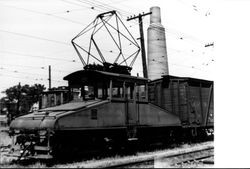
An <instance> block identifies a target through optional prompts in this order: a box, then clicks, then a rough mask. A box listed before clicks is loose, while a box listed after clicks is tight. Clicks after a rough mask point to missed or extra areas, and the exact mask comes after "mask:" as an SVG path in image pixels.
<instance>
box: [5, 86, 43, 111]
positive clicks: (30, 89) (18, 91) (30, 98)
mask: <svg viewBox="0 0 250 169" xmlns="http://www.w3.org/2000/svg"><path fill="white" fill-rule="evenodd" d="M44 90H45V86H44V85H41V84H34V85H32V86H30V85H27V84H25V85H23V86H22V85H20V84H19V85H15V86H12V87H10V88H8V89H6V90H5V91H4V92H3V93H5V94H6V97H5V98H4V100H5V104H6V105H7V108H8V111H9V112H10V111H12V112H13V111H15V113H17V114H25V113H27V112H28V111H29V110H30V108H31V106H32V105H33V104H34V103H37V102H38V101H39V96H40V94H41V93H42V92H43V91H44ZM11 105H12V106H11ZM13 107H14V108H13ZM13 109H14V110H13Z"/></svg>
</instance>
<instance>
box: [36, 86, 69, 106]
mask: <svg viewBox="0 0 250 169" xmlns="http://www.w3.org/2000/svg"><path fill="white" fill-rule="evenodd" d="M68 100H69V90H68V87H66V86H59V87H57V88H52V89H50V90H48V91H44V92H42V94H41V98H40V101H39V109H43V108H47V107H53V106H57V105H61V104H64V103H66V102H68Z"/></svg>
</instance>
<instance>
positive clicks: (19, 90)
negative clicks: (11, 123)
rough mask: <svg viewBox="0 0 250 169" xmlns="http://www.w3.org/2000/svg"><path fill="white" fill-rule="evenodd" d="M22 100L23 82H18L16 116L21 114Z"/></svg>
mask: <svg viewBox="0 0 250 169" xmlns="http://www.w3.org/2000/svg"><path fill="white" fill-rule="evenodd" d="M20 100H21V83H20V82H19V83H18V86H17V105H16V114H15V116H18V115H19V114H20V111H19V108H20Z"/></svg>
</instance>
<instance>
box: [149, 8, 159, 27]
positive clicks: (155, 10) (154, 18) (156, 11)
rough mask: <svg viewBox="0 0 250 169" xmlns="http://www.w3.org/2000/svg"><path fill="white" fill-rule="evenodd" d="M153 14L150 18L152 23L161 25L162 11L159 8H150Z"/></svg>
mask: <svg viewBox="0 0 250 169" xmlns="http://www.w3.org/2000/svg"><path fill="white" fill-rule="evenodd" d="M150 12H152V14H151V16H150V23H161V9H160V7H158V6H153V7H151V8H150Z"/></svg>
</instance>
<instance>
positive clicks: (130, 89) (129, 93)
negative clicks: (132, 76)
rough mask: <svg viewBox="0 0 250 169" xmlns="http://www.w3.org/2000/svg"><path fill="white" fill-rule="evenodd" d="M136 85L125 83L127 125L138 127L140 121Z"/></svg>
mask: <svg viewBox="0 0 250 169" xmlns="http://www.w3.org/2000/svg"><path fill="white" fill-rule="evenodd" d="M135 89H136V88H135V83H125V111H126V123H127V125H136V124H137V121H138V115H137V114H138V112H137V105H136V104H137V103H136V96H135Z"/></svg>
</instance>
